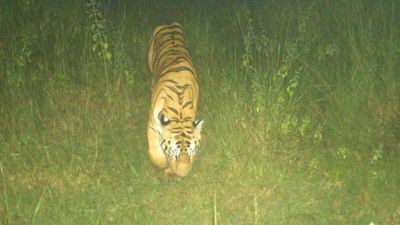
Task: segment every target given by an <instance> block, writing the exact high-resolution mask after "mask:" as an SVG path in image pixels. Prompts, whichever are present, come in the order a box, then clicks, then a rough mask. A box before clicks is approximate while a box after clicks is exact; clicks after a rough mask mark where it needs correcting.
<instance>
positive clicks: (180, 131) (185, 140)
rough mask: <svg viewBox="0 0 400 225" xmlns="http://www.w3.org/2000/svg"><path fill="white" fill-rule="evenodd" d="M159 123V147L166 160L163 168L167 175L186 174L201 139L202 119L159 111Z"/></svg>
mask: <svg viewBox="0 0 400 225" xmlns="http://www.w3.org/2000/svg"><path fill="white" fill-rule="evenodd" d="M158 119H159V123H160V125H161V136H162V138H161V142H160V147H161V149H162V150H163V151H164V153H165V156H166V158H167V162H168V168H167V169H166V170H165V173H166V174H167V175H174V174H176V175H178V176H179V177H184V176H186V175H187V174H188V173H189V171H190V170H191V169H192V164H193V161H194V160H195V158H196V156H197V153H198V148H199V145H200V139H201V134H200V132H201V128H202V125H203V122H204V121H203V120H195V119H194V118H193V117H190V116H188V117H182V114H181V116H180V117H177V116H170V117H168V116H167V114H166V113H165V114H164V113H163V112H160V113H159V115H158Z"/></svg>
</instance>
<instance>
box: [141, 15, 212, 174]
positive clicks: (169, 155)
mask: <svg viewBox="0 0 400 225" xmlns="http://www.w3.org/2000/svg"><path fill="white" fill-rule="evenodd" d="M149 42H150V43H149V46H150V47H149V51H148V61H147V64H148V69H149V71H150V73H151V75H152V76H151V77H152V87H151V104H150V111H149V117H148V126H147V138H148V145H149V146H148V154H149V156H150V160H151V162H152V163H153V164H154V165H156V166H158V167H159V168H160V169H162V170H164V174H165V175H166V176H167V178H181V177H184V176H186V175H187V174H188V173H189V172H190V170H191V169H192V166H193V162H194V160H195V159H196V156H197V154H198V149H199V146H200V139H201V134H200V132H201V129H202V126H203V123H204V121H203V120H197V119H196V111H197V103H198V99H199V84H198V78H197V74H196V71H195V68H194V66H193V63H192V59H191V57H190V55H189V52H188V50H187V48H186V44H185V40H184V37H183V27H182V26H181V25H180V24H179V23H172V24H170V25H160V26H157V27H156V28H155V29H154V31H153V33H152V35H151V37H150V41H149Z"/></svg>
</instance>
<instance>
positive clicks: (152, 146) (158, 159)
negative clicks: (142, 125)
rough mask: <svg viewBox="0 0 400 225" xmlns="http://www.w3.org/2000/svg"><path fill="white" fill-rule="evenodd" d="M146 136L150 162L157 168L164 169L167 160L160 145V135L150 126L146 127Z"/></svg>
mask: <svg viewBox="0 0 400 225" xmlns="http://www.w3.org/2000/svg"><path fill="white" fill-rule="evenodd" d="M147 138H148V143H149V156H150V160H151V162H152V163H153V164H154V165H156V166H158V167H159V168H161V169H165V168H166V167H167V166H168V162H167V158H166V156H165V153H164V151H163V150H162V148H161V145H160V140H161V135H160V134H159V133H157V131H155V130H154V129H152V128H151V127H148V128H147Z"/></svg>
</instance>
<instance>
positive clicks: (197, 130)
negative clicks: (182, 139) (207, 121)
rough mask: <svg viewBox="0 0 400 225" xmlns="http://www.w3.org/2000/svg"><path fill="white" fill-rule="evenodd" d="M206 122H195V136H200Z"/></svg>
mask: <svg viewBox="0 0 400 225" xmlns="http://www.w3.org/2000/svg"><path fill="white" fill-rule="evenodd" d="M203 123H204V120H195V121H193V128H194V134H195V135H197V136H200V132H201V128H202V127H203Z"/></svg>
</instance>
